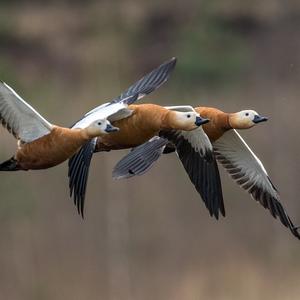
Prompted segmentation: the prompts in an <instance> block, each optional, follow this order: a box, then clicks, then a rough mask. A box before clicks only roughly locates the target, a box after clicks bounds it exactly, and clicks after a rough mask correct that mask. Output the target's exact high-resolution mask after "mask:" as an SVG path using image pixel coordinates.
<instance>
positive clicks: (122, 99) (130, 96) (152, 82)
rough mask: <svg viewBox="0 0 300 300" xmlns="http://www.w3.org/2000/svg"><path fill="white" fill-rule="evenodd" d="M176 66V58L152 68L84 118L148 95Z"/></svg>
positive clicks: (123, 105)
mask: <svg viewBox="0 0 300 300" xmlns="http://www.w3.org/2000/svg"><path fill="white" fill-rule="evenodd" d="M175 66H176V58H175V57H173V58H172V59H170V60H168V61H166V62H165V63H163V64H162V65H160V66H159V67H157V68H156V69H154V70H152V71H151V72H150V73H148V74H147V75H145V76H144V77H143V78H141V79H140V80H139V81H137V82H135V83H134V84H133V85H132V86H130V87H129V88H128V89H127V90H126V91H125V92H124V93H122V94H121V95H120V96H119V97H117V98H115V99H113V100H112V101H110V102H108V103H104V104H102V105H100V106H97V107H96V108H94V109H92V110H91V111H89V112H88V113H86V114H85V116H84V118H86V117H88V116H89V115H91V114H96V113H101V114H103V113H104V112H106V110H107V111H108V112H110V111H111V110H113V111H115V107H118V106H117V105H119V106H120V107H127V106H128V105H130V104H132V103H134V102H136V101H137V100H140V99H142V98H143V97H145V96H146V95H149V94H150V93H152V92H153V91H155V90H156V89H158V88H159V87H160V86H161V85H162V84H164V83H165V82H166V81H167V80H168V79H169V77H170V75H171V73H172V71H173V70H174V68H175ZM111 114H112V113H111Z"/></svg>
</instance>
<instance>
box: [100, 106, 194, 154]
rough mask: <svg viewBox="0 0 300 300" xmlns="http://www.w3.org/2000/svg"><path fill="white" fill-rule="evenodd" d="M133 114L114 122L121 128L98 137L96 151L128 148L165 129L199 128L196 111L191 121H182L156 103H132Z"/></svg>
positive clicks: (176, 114) (130, 107)
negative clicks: (110, 133)
mask: <svg viewBox="0 0 300 300" xmlns="http://www.w3.org/2000/svg"><path fill="white" fill-rule="evenodd" d="M129 109H130V110H132V115H131V116H130V117H128V118H124V119H121V120H118V121H115V122H112V124H113V125H114V126H116V127H118V128H119V129H120V130H119V132H116V133H115V134H113V135H106V136H102V137H99V138H98V139H97V145H96V149H95V152H98V151H109V150H117V149H126V148H132V147H136V146H138V145H141V144H143V143H145V142H146V141H148V140H149V139H151V138H152V137H153V136H155V135H158V133H159V131H161V130H164V129H179V130H193V129H195V128H197V125H196V124H195V122H196V117H197V115H196V114H195V113H192V112H191V113H190V115H191V116H190V121H189V120H188V119H187V120H186V122H185V123H184V122H180V120H178V118H177V116H178V113H177V112H175V111H171V110H169V109H167V108H165V107H162V106H159V105H155V104H139V105H130V106H129Z"/></svg>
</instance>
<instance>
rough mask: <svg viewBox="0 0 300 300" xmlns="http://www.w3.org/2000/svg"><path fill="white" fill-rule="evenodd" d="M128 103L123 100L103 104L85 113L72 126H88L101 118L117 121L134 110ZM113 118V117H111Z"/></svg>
mask: <svg viewBox="0 0 300 300" xmlns="http://www.w3.org/2000/svg"><path fill="white" fill-rule="evenodd" d="M127 107H128V105H127V104H125V103H122V102H118V103H113V104H109V105H101V106H99V107H97V108H95V109H93V110H92V111H91V112H88V113H87V114H85V116H84V117H83V118H82V119H81V120H79V121H78V122H77V123H75V125H73V126H72V128H86V127H88V126H89V125H90V124H91V123H92V122H94V121H96V120H99V119H108V120H109V121H116V120H120V119H122V118H123V116H124V115H126V117H128V116H129V115H131V113H132V111H131V110H129V109H128V108H127ZM110 118H111V119H110Z"/></svg>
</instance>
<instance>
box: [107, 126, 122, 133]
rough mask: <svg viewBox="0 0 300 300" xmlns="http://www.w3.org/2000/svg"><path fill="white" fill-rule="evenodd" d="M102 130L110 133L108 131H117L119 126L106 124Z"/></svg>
mask: <svg viewBox="0 0 300 300" xmlns="http://www.w3.org/2000/svg"><path fill="white" fill-rule="evenodd" d="M104 131H105V132H108V133H110V132H115V131H119V128H118V127H114V126H112V125H111V124H107V125H106V128H105V130H104Z"/></svg>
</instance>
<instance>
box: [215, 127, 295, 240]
mask: <svg viewBox="0 0 300 300" xmlns="http://www.w3.org/2000/svg"><path fill="white" fill-rule="evenodd" d="M213 147H214V150H215V154H216V157H217V159H218V161H219V162H220V163H221V164H222V165H223V166H224V167H225V169H226V170H227V171H228V173H229V174H230V175H231V177H232V178H233V179H234V180H235V181H236V182H237V183H238V184H239V185H240V186H241V187H243V188H244V189H245V190H246V191H248V192H249V193H250V194H251V196H252V198H253V199H254V200H256V201H258V202H259V203H260V204H261V205H262V206H263V207H264V208H266V209H268V210H269V211H270V213H271V215H272V216H273V217H274V218H277V217H278V218H279V219H280V221H281V223H282V224H283V225H284V226H286V227H288V228H289V229H290V231H291V232H292V234H293V235H294V236H295V237H297V238H298V239H300V233H299V232H298V227H296V226H295V225H294V224H293V222H292V221H291V219H290V217H289V215H288V214H287V212H286V210H285V209H284V207H283V205H282V203H281V201H280V198H279V194H278V192H277V190H276V188H275V186H274V185H273V184H272V182H271V180H270V178H269V176H268V174H267V172H266V170H265V168H264V166H263V164H262V163H261V161H260V160H259V159H258V158H257V157H256V155H255V154H254V153H253V152H252V151H251V149H250V148H249V147H248V145H247V144H246V143H245V141H244V140H243V139H242V137H241V136H240V135H239V134H238V133H237V132H236V131H235V130H229V131H227V132H226V133H225V134H224V135H223V136H222V137H221V138H219V139H218V140H217V141H216V142H214V143H213Z"/></svg>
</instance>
